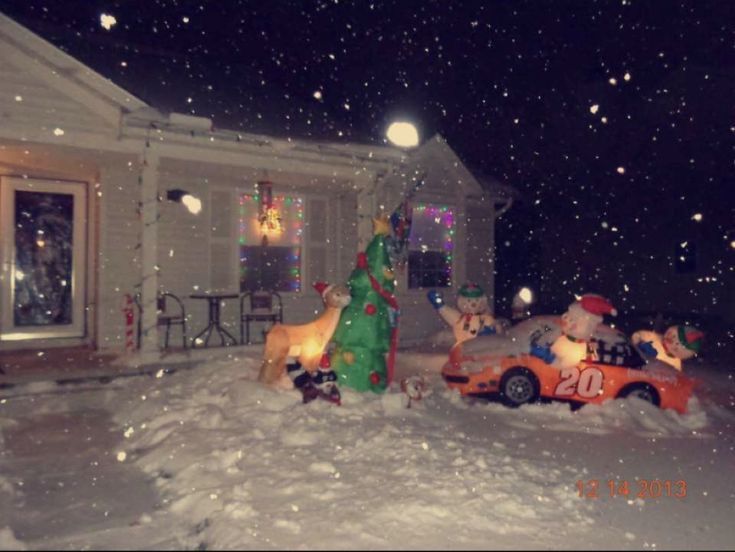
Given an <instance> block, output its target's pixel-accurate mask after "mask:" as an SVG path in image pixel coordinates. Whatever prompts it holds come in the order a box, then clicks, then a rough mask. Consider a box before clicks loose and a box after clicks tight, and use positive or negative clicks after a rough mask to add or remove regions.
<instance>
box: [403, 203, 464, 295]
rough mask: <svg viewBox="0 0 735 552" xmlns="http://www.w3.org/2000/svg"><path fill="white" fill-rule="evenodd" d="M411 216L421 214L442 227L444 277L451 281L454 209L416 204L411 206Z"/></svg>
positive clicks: (444, 206)
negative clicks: (445, 267)
mask: <svg viewBox="0 0 735 552" xmlns="http://www.w3.org/2000/svg"><path fill="white" fill-rule="evenodd" d="M413 216H423V217H427V218H429V219H432V220H433V221H434V223H436V224H440V225H441V226H442V228H443V229H444V233H443V236H442V249H443V250H444V258H445V259H446V260H447V269H446V272H445V274H446V277H447V283H448V285H450V286H451V282H452V258H453V252H454V211H453V210H452V208H451V207H448V206H446V205H425V204H421V203H420V204H417V205H415V206H414V207H413Z"/></svg>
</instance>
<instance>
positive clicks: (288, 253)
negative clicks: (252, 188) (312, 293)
mask: <svg viewBox="0 0 735 552" xmlns="http://www.w3.org/2000/svg"><path fill="white" fill-rule="evenodd" d="M261 193H262V189H259V192H257V193H254V194H242V195H241V196H240V221H239V222H240V226H239V252H240V290H241V291H252V290H255V289H269V290H273V291H285V292H288V291H301V248H302V242H303V234H304V200H303V199H302V198H300V197H295V196H285V195H271V198H270V199H268V200H266V201H265V202H264V201H263V199H264V198H262V197H261Z"/></svg>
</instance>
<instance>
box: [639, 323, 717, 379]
mask: <svg viewBox="0 0 735 552" xmlns="http://www.w3.org/2000/svg"><path fill="white" fill-rule="evenodd" d="M703 338H704V333H702V332H701V331H699V330H698V329H696V328H692V327H691V326H682V325H679V326H671V327H670V328H668V329H667V330H666V332H664V335H663V336H662V335H661V334H659V333H656V332H652V331H649V330H640V331H637V332H635V333H634V334H633V335H632V336H631V341H632V342H633V345H636V346H637V347H638V350H639V351H641V353H643V354H644V355H645V356H647V357H655V358H656V359H658V360H660V361H662V362H665V363H667V364H669V365H671V366H673V367H674V368H676V369H677V370H679V371H680V372H681V369H682V367H681V363H682V361H683V360H688V359H690V358H692V357H693V356H694V355H696V354H697V353H699V350H700V348H701V347H702V341H703Z"/></svg>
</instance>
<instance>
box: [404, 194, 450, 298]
mask: <svg viewBox="0 0 735 552" xmlns="http://www.w3.org/2000/svg"><path fill="white" fill-rule="evenodd" d="M412 220H413V222H412V226H411V236H410V238H409V246H408V287H409V288H410V289H417V288H443V287H450V286H451V285H452V258H453V256H454V212H453V211H452V208H451V207H447V206H446V205H444V206H442V205H432V204H418V205H415V206H414V207H413V213H412Z"/></svg>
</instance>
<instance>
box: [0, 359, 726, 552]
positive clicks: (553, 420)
mask: <svg viewBox="0 0 735 552" xmlns="http://www.w3.org/2000/svg"><path fill="white" fill-rule="evenodd" d="M239 354H240V355H241V356H240V357H239V358H233V357H230V358H227V357H220V358H211V359H209V360H207V361H205V362H203V363H202V364H201V365H200V366H198V367H196V368H195V369H193V370H185V371H179V372H176V373H174V374H171V375H166V376H163V377H158V378H156V377H147V376H144V377H137V378H130V379H127V380H115V381H113V382H112V383H111V384H109V385H107V386H89V388H87V389H85V388H68V387H66V386H65V387H55V386H53V385H50V384H48V385H41V386H36V387H35V388H34V389H32V390H33V391H37V393H34V394H28V393H25V394H23V393H21V392H20V391H17V392H16V393H15V395H16V396H15V397H10V396H9V395H10V394H6V395H7V396H9V398H6V399H5V400H3V401H2V402H1V403H0V415H1V416H2V418H1V420H2V421H0V427H1V428H2V434H3V441H2V443H0V444H2V446H3V452H2V456H0V514H1V515H2V520H3V521H0V548H11V549H16V548H22V547H27V548H29V549H40V548H46V549H51V548H61V549H64V548H66V549H78V548H84V547H91V548H108V549H109V548H116V549H120V548H124V549H143V548H154V549H171V548H186V549H194V548H200V549H204V548H207V549H226V548H240V549H243V548H245V549H269V548H273V549H285V548H288V549H518V548H543V549H547V548H567V549H571V548H574V549H579V548H584V549H591V548H600V549H603V548H608V547H613V548H628V549H672V548H678V549H684V548H691V547H713V548H719V549H722V548H732V547H733V546H735V531H733V528H732V520H733V519H735V482H734V480H733V477H732V475H733V467H734V466H735V447H734V444H735V431H733V425H734V424H735V410H734V409H733V378H732V375H731V373H728V372H727V371H725V370H718V369H716V368H715V367H713V366H706V365H704V364H701V363H700V364H695V365H693V366H692V367H691V371H692V373H694V371H696V375H698V376H702V377H703V378H704V379H705V385H704V387H703V388H702V389H701V390H700V392H699V396H698V397H697V398H695V399H693V400H692V402H691V405H690V413H689V414H687V415H685V416H681V415H678V414H677V413H675V412H673V411H665V412H664V411H660V410H658V409H656V408H655V407H652V406H650V405H648V404H646V403H642V402H640V401H638V400H637V399H630V400H626V401H610V402H608V403H606V404H605V405H603V406H601V407H597V406H586V407H584V408H582V409H581V410H579V411H576V412H572V411H571V410H570V409H569V407H568V406H567V405H565V404H561V403H556V404H542V405H533V406H529V407H524V408H521V409H518V410H511V409H507V408H505V407H503V406H501V405H499V404H496V403H488V402H484V401H469V400H466V399H462V398H460V397H459V396H458V395H456V394H455V393H452V392H449V391H447V390H446V389H445V388H444V386H443V384H442V382H441V379H440V378H439V376H438V373H437V370H438V368H439V366H440V365H441V363H442V361H443V356H442V355H426V354H416V353H406V352H404V353H403V354H401V355H399V363H400V366H399V375H401V376H405V375H409V374H413V373H423V374H425V375H426V376H427V378H428V380H429V383H430V393H429V394H428V396H426V397H424V399H423V400H422V401H421V402H419V403H414V405H413V407H412V408H410V409H407V408H406V398H405V396H404V395H403V394H402V393H400V391H399V390H398V388H397V385H395V386H394V387H393V388H392V389H391V390H390V391H389V392H388V393H386V394H385V395H383V396H376V395H372V394H358V393H354V392H350V391H349V390H344V389H343V390H342V392H343V404H342V406H335V405H332V404H330V403H328V402H326V401H321V400H318V401H314V402H312V403H310V404H308V405H303V404H302V403H301V400H300V399H301V396H300V394H299V393H298V392H297V391H293V390H291V391H277V390H273V389H268V388H265V387H263V386H262V385H260V384H258V383H257V382H256V381H255V377H256V374H257V367H258V359H257V358H256V355H255V354H254V353H253V354H249V353H248V354H242V353H239ZM159 375H160V374H159ZM21 395H22V396H21ZM610 479H614V480H616V482H617V484H621V483H622V482H623V481H628V482H629V485H630V492H631V493H630V495H629V496H627V497H625V496H614V497H611V496H610V490H609V488H608V485H607V481H608V480H610ZM639 479H641V480H660V481H662V482H665V481H670V482H671V485H672V487H670V492H669V493H667V492H666V490H664V491H663V493H662V495H663V496H661V497H660V498H650V497H646V498H645V499H642V498H637V497H636V496H635V495H636V494H637V493H638V491H639V489H640V488H641V487H640V485H641V484H640V483H638V482H637V480H639ZM578 480H584V481H585V482H587V481H590V480H598V481H599V483H600V487H599V490H598V498H596V499H595V498H580V496H579V491H578V488H577V485H576V483H577V481H578ZM680 481H685V482H686V496H685V497H684V498H677V497H675V496H673V494H674V492H677V493H679V494H681V484H679V486H676V482H680ZM59 484H61V486H59ZM587 490H589V485H586V486H585V491H587ZM667 494H670V495H672V496H667Z"/></svg>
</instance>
